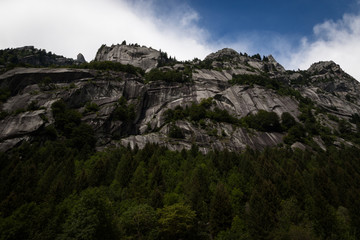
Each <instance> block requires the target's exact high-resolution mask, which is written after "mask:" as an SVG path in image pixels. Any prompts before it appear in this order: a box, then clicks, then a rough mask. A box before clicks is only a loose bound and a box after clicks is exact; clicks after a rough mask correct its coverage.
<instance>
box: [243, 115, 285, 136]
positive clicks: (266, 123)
mask: <svg viewBox="0 0 360 240" xmlns="http://www.w3.org/2000/svg"><path fill="white" fill-rule="evenodd" d="M244 121H245V123H246V124H247V126H249V127H250V128H253V129H256V130H258V131H263V132H281V131H282V127H281V124H280V122H279V116H278V115H277V114H276V113H275V112H267V111H265V110H259V111H258V112H257V113H256V114H250V115H249V116H246V117H244Z"/></svg>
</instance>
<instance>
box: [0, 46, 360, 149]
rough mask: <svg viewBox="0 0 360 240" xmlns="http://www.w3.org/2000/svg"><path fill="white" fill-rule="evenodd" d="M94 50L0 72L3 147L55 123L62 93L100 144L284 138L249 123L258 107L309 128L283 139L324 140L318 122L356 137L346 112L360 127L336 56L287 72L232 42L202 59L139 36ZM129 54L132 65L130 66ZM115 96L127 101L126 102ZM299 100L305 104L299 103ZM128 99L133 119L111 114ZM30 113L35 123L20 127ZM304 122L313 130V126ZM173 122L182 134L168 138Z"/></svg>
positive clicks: (355, 89)
mask: <svg viewBox="0 0 360 240" xmlns="http://www.w3.org/2000/svg"><path fill="white" fill-rule="evenodd" d="M139 49H140V50H141V51H140V52H139ZM123 52H125V53H123ZM109 53H111V54H110V55H109ZM148 53H150V54H148ZM153 53H156V54H155V55H154V54H153ZM114 56H126V57H124V58H118V57H114ZM154 56H156V57H155V58H154ZM95 59H97V60H95V61H93V62H91V63H83V64H80V63H79V64H76V65H74V64H72V65H69V66H68V67H70V68H63V66H62V65H59V67H60V68H59V67H58V68H53V69H51V68H15V69H13V70H9V71H7V72H5V73H3V74H2V75H0V88H1V89H8V90H10V93H9V94H8V95H10V96H8V97H7V98H6V99H5V101H3V103H2V104H1V112H2V116H3V117H2V120H1V122H0V129H2V131H1V132H2V134H1V136H0V139H1V142H0V149H2V150H7V149H9V148H11V146H15V145H17V144H19V143H20V142H22V141H23V140H24V139H31V137H30V136H32V135H33V134H35V133H36V132H37V131H40V130H41V129H43V128H44V127H47V126H51V125H52V124H54V121H55V120H54V118H53V114H52V110H51V105H52V104H53V103H54V102H56V101H58V100H60V99H62V100H64V101H65V102H66V104H68V105H69V107H70V108H74V109H76V110H77V111H79V112H80V113H82V114H83V116H82V119H83V121H85V122H86V123H87V124H89V125H90V126H92V128H94V130H95V134H96V136H97V139H98V140H97V147H98V148H99V149H101V148H103V147H107V146H111V145H115V146H117V145H130V146H131V147H135V146H136V145H137V146H139V147H141V148H142V147H144V146H145V145H146V143H156V144H160V145H164V146H167V147H168V148H170V149H173V150H181V149H183V148H185V149H190V148H191V146H192V145H193V144H196V145H198V146H200V148H201V149H202V151H203V152H208V151H210V150H214V149H218V150H223V149H228V150H231V151H241V150H242V149H244V148H245V147H246V146H250V147H252V148H255V149H262V148H264V147H266V146H275V145H278V144H284V143H285V142H284V139H286V136H288V135H289V132H288V131H289V129H283V130H281V131H280V130H279V131H278V132H274V131H272V130H271V131H267V130H266V129H264V128H263V127H261V126H253V125H252V123H251V122H249V120H248V118H253V119H255V120H256V118H257V117H258V118H260V117H264V116H265V115H266V114H265V115H264V116H258V114H259V111H260V112H261V111H264V112H268V113H271V112H273V113H276V116H277V120H276V119H275V121H277V122H279V123H282V121H283V120H282V119H281V118H282V115H283V114H284V113H289V115H290V116H291V117H292V118H294V119H295V122H296V123H297V124H298V125H299V126H300V127H303V128H305V132H306V134H305V135H306V136H302V137H295V138H294V139H295V140H291V141H289V140H287V141H288V143H285V144H286V145H287V144H289V146H292V145H294V144H295V145H294V146H300V145H302V148H305V147H306V146H309V145H314V146H318V147H320V148H321V149H326V146H325V145H326V144H325V143H324V139H326V141H328V139H327V138H326V136H323V138H324V139H323V138H321V134H323V135H326V134H325V133H322V132H320V131H319V130H318V131H317V130H316V129H315V128H316V127H315V126H317V128H319V129H326V130H324V131H327V132H328V134H330V135H331V136H332V137H331V138H332V141H331V142H332V143H334V142H339V144H340V143H342V144H350V145H353V144H354V143H352V142H351V141H350V142H349V141H348V140H346V139H343V136H341V134H339V133H338V125H339V121H340V120H344V121H346V124H347V127H348V128H349V129H350V132H352V133H353V134H354V135H356V124H357V122H354V121H353V122H354V123H351V122H349V121H350V120H352V119H353V118H354V116H356V114H359V113H360V99H359V98H358V96H359V93H360V85H359V83H358V82H357V81H356V80H355V79H354V78H352V77H351V76H350V75H348V74H346V73H345V72H344V71H343V70H342V69H341V68H340V66H339V65H337V64H335V63H334V62H318V63H314V64H313V65H312V66H311V67H310V68H309V69H308V70H306V71H286V70H285V69H284V68H283V67H282V66H281V65H280V64H279V63H278V62H277V61H276V60H275V59H274V58H273V57H272V56H271V55H270V56H267V57H265V56H264V57H261V56H260V55H259V54H256V55H254V56H248V55H247V54H246V53H245V54H242V53H237V52H236V51H235V50H233V49H229V48H225V49H222V50H219V51H217V52H215V53H211V54H209V55H208V56H207V57H206V58H204V60H198V59H194V60H193V61H185V62H179V61H176V59H172V58H169V57H168V56H167V54H166V53H163V52H161V51H157V50H153V49H150V48H146V47H144V46H143V47H140V46H139V45H137V44H136V45H126V44H122V45H113V46H111V47H106V46H105V45H103V46H102V47H101V48H100V49H99V51H98V53H97V55H96V58H95ZM124 59H125V60H124ZM149 59H150V60H151V65H149V64H148V63H149V61H148V60H149ZM99 60H101V61H99ZM124 61H126V63H127V65H123V63H125V62H124ZM154 61H156V63H154ZM142 62H144V63H146V64H143V63H142ZM131 63H134V64H133V65H134V67H135V68H129V67H127V68H126V66H129V65H131ZM115 65H116V67H117V68H116V69H115ZM119 67H121V68H119ZM137 67H140V68H141V69H140V68H139V70H136V69H137ZM112 69H113V70H112ZM114 69H115V71H114ZM119 69H120V70H119ZM126 71H128V72H129V73H126ZM144 71H145V72H146V73H144ZM3 91H5V90H3ZM119 99H124V100H125V103H124V102H123V103H122V105H121V106H120V105H119V102H118V101H119ZM206 99H208V100H209V101H211V104H210V105H208V106H207V108H203V106H202V105H201V102H202V101H205V100H206ZM30 103H36V104H37V105H38V106H37V107H38V108H39V110H36V111H38V112H36V111H35V113H37V114H35V113H34V112H32V110H27V109H28V108H29V107H28V106H27V105H29V104H30ZM86 104H93V105H94V106H95V105H96V106H97V107H96V108H97V111H95V112H92V111H90V112H89V111H87V110H86ZM302 105H306V108H308V109H307V110H304V109H302V108H303V106H302ZM130 106H132V108H133V110H132V111H134V113H133V115H134V117H133V118H132V119H126V118H125V119H122V118H120V119H116V118H114V112H116V111H117V109H118V108H123V109H122V111H128V110H129V107H130ZM40 108H41V109H40ZM19 109H20V110H19ZM30 109H31V108H30ZM176 109H177V110H176ZM169 111H170V112H171V111H175V112H176V111H178V112H180V113H181V114H183V117H182V118H180V117H177V118H174V119H171V120H166V117H165V116H166V114H167V113H169ZM193 111H200V112H201V111H202V112H201V113H199V114H200V117H197V118H194V116H193V115H192V114H197V113H193ZM221 111H222V112H221ZM305 111H308V113H306V112H305ZM309 111H310V112H309ZM219 114H220V115H221V114H225V115H226V114H229V116H231V117H233V118H234V119H236V120H232V121H230V122H229V120H219V119H221V118H219V117H214V116H216V115H219ZM306 114H308V115H309V116H306V117H304V119H303V120H301V119H300V116H301V115H306ZM313 115H316V116H313ZM330 115H331V116H330ZM332 115H334V117H333V116H332ZM41 116H42V117H41ZM265 117H268V116H267V115H266V116H265ZM44 118H46V121H45V120H44ZM339 118H340V120H339ZM25 119H27V120H25ZM194 119H195V120H194ZM334 119H338V121H333V120H334ZM263 120H266V119H263ZM263 120H261V121H263ZM24 121H28V122H29V123H32V124H29V125H28V126H26V125H24V126H21V124H22V123H23V122H24ZM306 121H308V122H306ZM306 124H308V125H309V126H310V127H311V128H313V130H308V129H307V127H309V126H306ZM260 125H261V124H260ZM296 126H297V125H296ZM299 126H298V127H299ZM292 127H294V126H292ZM174 129H175V130H177V131H178V132H179V133H180V137H171V134H172V133H171V131H172V130H174ZM314 129H315V130H314ZM311 131H314V133H311ZM321 131H322V130H321ZM35 135H36V134H35ZM307 138H308V139H307ZM287 139H289V138H287Z"/></svg>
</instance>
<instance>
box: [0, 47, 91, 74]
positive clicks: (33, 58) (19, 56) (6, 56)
mask: <svg viewBox="0 0 360 240" xmlns="http://www.w3.org/2000/svg"><path fill="white" fill-rule="evenodd" d="M81 56H82V57H81ZM79 57H80V58H79ZM83 62H86V61H85V59H84V56H83V55H82V54H81V53H80V54H79V55H78V59H77V60H74V59H71V58H65V57H63V56H60V55H56V54H53V53H51V52H46V50H45V49H37V48H35V47H34V46H25V47H20V48H11V49H4V50H0V73H1V72H4V71H6V70H9V69H11V68H13V67H15V66H23V67H50V66H53V67H55V66H57V67H59V66H69V65H74V64H80V63H83Z"/></svg>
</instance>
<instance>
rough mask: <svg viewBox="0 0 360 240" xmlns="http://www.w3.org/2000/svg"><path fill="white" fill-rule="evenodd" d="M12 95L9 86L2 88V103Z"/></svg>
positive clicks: (0, 93) (0, 91)
mask: <svg viewBox="0 0 360 240" xmlns="http://www.w3.org/2000/svg"><path fill="white" fill-rule="evenodd" d="M10 96H11V91H10V89H9V88H0V103H2V102H6V100H7V99H8V98H9V97H10Z"/></svg>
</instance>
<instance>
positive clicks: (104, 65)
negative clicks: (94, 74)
mask: <svg viewBox="0 0 360 240" xmlns="http://www.w3.org/2000/svg"><path fill="white" fill-rule="evenodd" d="M71 67H72V68H79V69H95V70H103V71H109V70H111V71H117V72H126V73H130V74H140V75H141V76H143V75H144V74H145V72H144V70H142V69H141V68H139V67H134V66H133V65H130V64H121V63H118V62H111V61H91V62H89V63H82V64H79V65H72V66H71Z"/></svg>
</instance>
